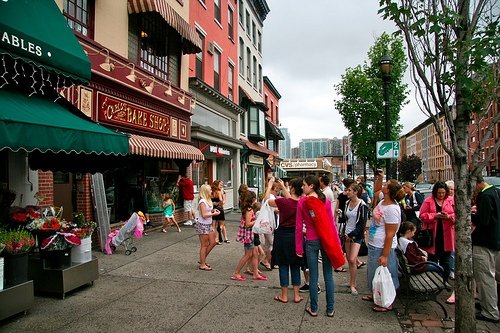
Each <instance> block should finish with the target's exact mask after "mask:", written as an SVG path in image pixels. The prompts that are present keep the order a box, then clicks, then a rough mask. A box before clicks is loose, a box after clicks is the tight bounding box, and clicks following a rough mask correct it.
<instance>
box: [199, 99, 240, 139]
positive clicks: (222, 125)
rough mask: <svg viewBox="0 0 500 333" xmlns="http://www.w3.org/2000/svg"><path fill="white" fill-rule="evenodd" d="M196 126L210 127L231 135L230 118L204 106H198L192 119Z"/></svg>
mask: <svg viewBox="0 0 500 333" xmlns="http://www.w3.org/2000/svg"><path fill="white" fill-rule="evenodd" d="M191 119H192V120H193V123H194V124H198V125H203V126H208V127H211V128H212V129H214V130H215V131H217V132H219V133H221V134H224V135H231V134H232V131H231V122H230V120H229V118H226V117H223V116H221V115H219V114H217V113H214V112H212V111H211V110H209V109H207V108H205V107H204V106H203V105H196V112H194V113H193V116H192V118H191Z"/></svg>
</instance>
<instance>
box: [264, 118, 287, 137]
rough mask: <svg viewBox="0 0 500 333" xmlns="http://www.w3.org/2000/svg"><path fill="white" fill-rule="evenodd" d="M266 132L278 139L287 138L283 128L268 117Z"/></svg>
mask: <svg viewBox="0 0 500 333" xmlns="http://www.w3.org/2000/svg"><path fill="white" fill-rule="evenodd" d="M266 134H267V136H272V137H275V138H277V139H278V140H285V137H284V136H283V133H281V130H280V129H279V128H278V127H276V125H274V124H273V122H272V121H270V120H267V119H266Z"/></svg>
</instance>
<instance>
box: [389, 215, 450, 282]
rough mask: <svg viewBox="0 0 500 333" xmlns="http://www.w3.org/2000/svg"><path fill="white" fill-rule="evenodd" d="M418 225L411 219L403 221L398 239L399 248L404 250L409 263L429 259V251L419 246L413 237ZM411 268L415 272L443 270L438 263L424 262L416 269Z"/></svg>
mask: <svg viewBox="0 0 500 333" xmlns="http://www.w3.org/2000/svg"><path fill="white" fill-rule="evenodd" d="M416 231H417V227H416V226H415V224H413V223H412V222H410V221H405V222H403V223H401V227H400V228H399V233H400V235H401V237H399V240H398V248H399V249H400V250H401V252H403V254H404V255H405V257H406V259H407V260H408V265H411V266H412V265H416V264H418V263H421V262H425V261H427V253H426V252H425V251H424V250H422V249H420V248H419V247H418V244H417V243H415V242H414V241H413V240H412V238H413V236H415V232H416ZM410 270H411V271H412V272H413V273H422V272H425V271H434V272H443V269H442V268H441V267H440V266H439V265H438V264H435V265H432V264H431V265H429V264H423V265H420V266H419V267H417V268H416V269H415V268H413V267H411V268H410Z"/></svg>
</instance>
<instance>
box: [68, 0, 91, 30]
mask: <svg viewBox="0 0 500 333" xmlns="http://www.w3.org/2000/svg"><path fill="white" fill-rule="evenodd" d="M63 15H64V17H65V18H66V21H67V22H68V25H69V27H70V28H71V29H73V30H74V31H76V32H78V33H80V34H82V35H84V36H87V37H90V38H93V37H94V36H93V35H94V1H93V0H64V1H63Z"/></svg>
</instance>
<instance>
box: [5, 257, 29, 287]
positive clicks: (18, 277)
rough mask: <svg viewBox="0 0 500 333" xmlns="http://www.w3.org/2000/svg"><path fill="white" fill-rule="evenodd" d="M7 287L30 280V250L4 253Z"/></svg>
mask: <svg viewBox="0 0 500 333" xmlns="http://www.w3.org/2000/svg"><path fill="white" fill-rule="evenodd" d="M4 278H5V288H9V287H13V286H15V285H18V284H21V283H24V282H26V281H28V252H25V253H18V254H4Z"/></svg>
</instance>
